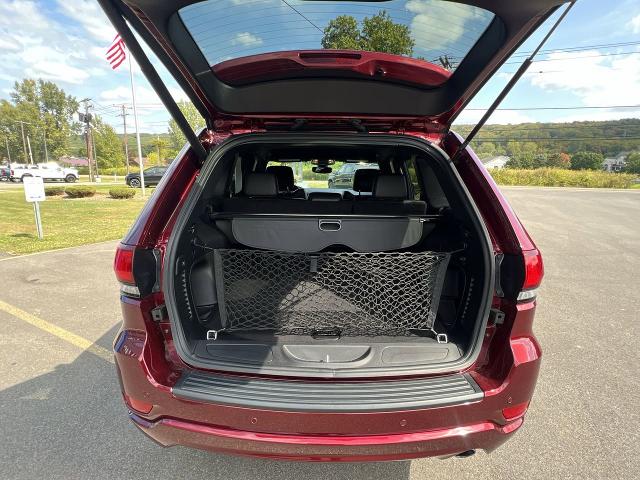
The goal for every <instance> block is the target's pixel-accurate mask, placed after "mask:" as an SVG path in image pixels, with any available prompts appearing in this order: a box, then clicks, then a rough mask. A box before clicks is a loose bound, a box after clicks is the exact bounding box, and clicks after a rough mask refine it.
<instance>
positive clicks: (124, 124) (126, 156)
mask: <svg viewBox="0 0 640 480" xmlns="http://www.w3.org/2000/svg"><path fill="white" fill-rule="evenodd" d="M120 106H121V107H122V113H121V114H120V115H119V116H120V117H122V127H123V131H124V138H123V143H124V160H125V162H126V164H127V175H129V140H128V138H127V110H126V105H125V104H124V103H123V104H122V105H120Z"/></svg>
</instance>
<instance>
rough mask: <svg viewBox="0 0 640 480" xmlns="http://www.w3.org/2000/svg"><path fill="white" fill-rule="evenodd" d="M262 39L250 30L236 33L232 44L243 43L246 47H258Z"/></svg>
mask: <svg viewBox="0 0 640 480" xmlns="http://www.w3.org/2000/svg"><path fill="white" fill-rule="evenodd" d="M262 43H263V42H262V39H261V38H260V37H258V36H256V35H253V34H251V33H249V32H241V33H236V35H235V37H233V39H232V40H231V45H242V46H245V47H256V46H258V45H262Z"/></svg>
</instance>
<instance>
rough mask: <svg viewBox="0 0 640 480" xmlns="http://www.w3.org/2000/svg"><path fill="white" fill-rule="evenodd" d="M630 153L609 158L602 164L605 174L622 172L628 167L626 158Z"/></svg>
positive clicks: (621, 153) (622, 153)
mask: <svg viewBox="0 0 640 480" xmlns="http://www.w3.org/2000/svg"><path fill="white" fill-rule="evenodd" d="M628 155H629V152H620V153H619V154H618V155H616V156H615V157H607V158H605V159H604V161H603V162H602V169H603V170H604V171H605V172H621V171H622V170H624V167H625V165H626V158H627V156H628Z"/></svg>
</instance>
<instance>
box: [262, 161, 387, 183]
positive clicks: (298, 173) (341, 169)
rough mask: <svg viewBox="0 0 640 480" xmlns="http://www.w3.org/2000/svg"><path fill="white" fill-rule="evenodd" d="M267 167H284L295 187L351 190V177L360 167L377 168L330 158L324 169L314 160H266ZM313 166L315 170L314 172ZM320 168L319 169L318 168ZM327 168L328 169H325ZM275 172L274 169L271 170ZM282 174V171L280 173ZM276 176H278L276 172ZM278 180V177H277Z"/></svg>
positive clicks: (375, 165) (268, 169)
mask: <svg viewBox="0 0 640 480" xmlns="http://www.w3.org/2000/svg"><path fill="white" fill-rule="evenodd" d="M269 167H285V168H288V169H290V170H291V172H292V173H293V178H294V184H295V187H297V188H311V189H333V190H336V189H337V190H353V179H354V177H355V174H356V171H357V170H360V169H367V170H378V169H379V168H380V167H379V166H378V164H376V163H366V162H357V163H356V162H340V161H333V160H330V161H329V163H328V164H325V165H324V168H325V170H324V171H323V170H322V167H319V166H318V163H317V161H316V162H311V161H309V162H268V163H267V171H273V170H271V169H270V168H269ZM314 168H315V169H316V172H314ZM319 168H320V170H318V169H319ZM327 169H330V171H329V170H327ZM273 172H274V173H275V171H273ZM281 175H284V173H281ZM276 176H278V175H277V174H276ZM279 180H280V179H279Z"/></svg>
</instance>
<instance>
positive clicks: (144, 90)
mask: <svg viewBox="0 0 640 480" xmlns="http://www.w3.org/2000/svg"><path fill="white" fill-rule="evenodd" d="M169 93H171V96H172V97H173V99H174V100H176V101H177V102H180V101H184V100H187V96H186V95H185V93H184V92H183V91H182V90H181V89H180V88H175V87H169ZM99 99H100V101H101V102H105V103H110V104H122V103H127V104H131V88H130V87H124V86H120V87H116V88H112V89H110V90H103V91H102V92H100V95H99ZM136 103H137V104H139V105H141V106H143V105H144V106H145V108H146V109H153V108H160V109H163V108H164V107H163V106H162V102H161V101H160V98H159V97H158V95H156V92H155V91H154V90H153V89H151V88H148V87H145V86H141V85H136ZM141 110H142V109H141ZM141 113H142V111H141Z"/></svg>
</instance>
